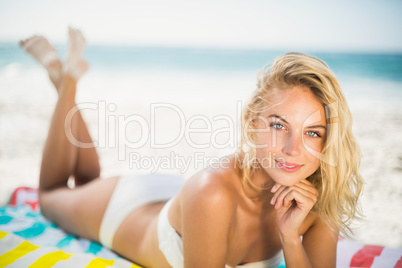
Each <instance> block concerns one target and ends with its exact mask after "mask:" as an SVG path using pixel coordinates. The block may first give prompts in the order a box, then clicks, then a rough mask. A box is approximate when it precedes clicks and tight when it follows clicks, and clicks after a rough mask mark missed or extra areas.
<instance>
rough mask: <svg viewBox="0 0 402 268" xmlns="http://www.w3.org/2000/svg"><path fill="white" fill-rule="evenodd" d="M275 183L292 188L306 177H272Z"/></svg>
mask: <svg viewBox="0 0 402 268" xmlns="http://www.w3.org/2000/svg"><path fill="white" fill-rule="evenodd" d="M271 178H272V179H273V181H275V182H276V183H279V184H280V185H283V186H292V185H295V184H297V183H299V182H300V181H301V180H303V179H305V177H300V176H295V174H294V175H279V176H278V175H277V176H272V177H271Z"/></svg>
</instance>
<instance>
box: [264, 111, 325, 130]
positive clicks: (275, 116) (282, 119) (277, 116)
mask: <svg viewBox="0 0 402 268" xmlns="http://www.w3.org/2000/svg"><path fill="white" fill-rule="evenodd" d="M268 117H274V118H277V119H279V120H281V121H283V122H285V123H286V124H289V122H288V121H286V120H285V118H283V117H282V116H279V115H276V114H271V115H269V116H268ZM306 128H323V129H327V127H326V126H323V125H313V126H307V127H306Z"/></svg>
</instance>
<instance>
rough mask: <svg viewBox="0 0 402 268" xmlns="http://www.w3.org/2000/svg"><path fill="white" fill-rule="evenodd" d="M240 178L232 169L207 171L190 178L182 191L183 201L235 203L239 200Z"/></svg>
mask: <svg viewBox="0 0 402 268" xmlns="http://www.w3.org/2000/svg"><path fill="white" fill-rule="evenodd" d="M237 183H238V178H237V177H236V174H235V173H234V172H233V171H232V170H230V169H223V170H222V169H205V170H203V171H201V172H198V173H196V174H195V175H194V176H192V177H191V178H189V179H188V180H187V182H186V183H185V185H184V186H183V189H182V193H181V195H182V201H184V202H186V201H189V200H193V199H197V198H202V200H204V201H206V199H208V200H209V202H213V200H215V201H214V202H225V203H227V204H228V203H233V202H235V200H236V199H237V198H236V197H237V195H238V193H237V187H236V184H237Z"/></svg>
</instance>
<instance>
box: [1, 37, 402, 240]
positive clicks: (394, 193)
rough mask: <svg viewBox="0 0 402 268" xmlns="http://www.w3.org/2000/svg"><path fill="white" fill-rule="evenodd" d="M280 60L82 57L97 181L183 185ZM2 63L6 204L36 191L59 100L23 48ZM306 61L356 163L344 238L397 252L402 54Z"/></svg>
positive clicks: (220, 144)
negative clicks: (333, 99)
mask: <svg viewBox="0 0 402 268" xmlns="http://www.w3.org/2000/svg"><path fill="white" fill-rule="evenodd" d="M58 51H59V52H60V53H61V54H63V53H64V51H65V48H63V47H59V48H58ZM281 54H282V52H280V51H278V52H274V51H268V52H266V51H257V52H256V51H225V50H211V49H205V50H202V49H197V50H189V49H184V48H176V49H172V48H169V49H158V48H130V47H125V48H116V47H89V48H88V51H87V54H86V55H87V58H88V60H89V63H90V65H91V69H90V71H89V72H88V73H87V74H86V75H85V76H84V78H83V79H82V81H80V83H79V85H78V94H77V104H78V105H79V107H80V109H81V112H82V114H83V117H84V119H85V120H86V122H87V123H88V127H89V131H90V133H91V135H92V137H93V139H94V141H95V142H96V146H97V150H98V153H99V155H100V161H101V166H102V173H101V176H102V177H109V176H113V175H118V174H125V173H149V172H162V173H172V174H181V175H182V176H184V177H185V178H189V177H190V176H191V175H193V174H194V173H195V172H197V171H199V170H201V169H202V168H205V167H207V166H211V165H214V163H215V164H216V161H217V159H219V157H224V156H226V155H228V154H230V153H233V152H234V151H235V150H236V149H237V146H238V140H239V137H238V133H237V131H238V129H239V123H240V121H239V116H240V115H241V107H242V106H243V104H244V103H245V101H246V100H247V98H248V97H249V96H250V94H251V93H252V91H253V90H254V89H255V88H256V76H257V72H258V71H259V70H260V69H261V68H263V67H264V66H265V64H267V63H269V62H271V61H272V59H274V58H275V57H276V56H279V55H281ZM0 55H1V56H2V57H0V96H1V97H0V203H1V204H4V203H5V202H6V201H7V198H8V197H9V195H10V193H11V191H12V190H13V189H15V188H16V187H19V186H30V187H38V178H39V170H40V161H41V152H42V149H43V146H44V142H45V138H46V135H47V129H48V126H49V123H50V118H51V115H52V112H53V109H54V106H55V103H56V101H57V93H56V91H55V89H54V88H52V85H51V83H50V81H49V79H48V77H47V75H46V73H45V71H44V70H43V69H42V68H41V67H40V66H39V65H37V64H36V63H35V62H34V61H33V60H32V59H30V56H29V55H27V54H25V53H24V52H23V51H22V49H19V48H18V47H17V46H16V45H13V44H0ZM316 55H317V56H318V57H321V58H323V59H324V60H326V61H327V63H328V64H329V65H330V67H331V68H333V70H334V72H335V74H337V75H338V78H339V81H340V84H341V86H342V89H343V91H344V93H345V96H346V98H347V100H348V103H349V107H350V109H351V111H352V115H353V119H354V125H353V132H354V134H355V137H356V140H357V142H358V144H359V146H360V148H361V151H362V155H363V158H362V164H361V174H362V176H363V178H364V180H365V182H366V184H365V187H364V191H363V194H362V197H361V206H362V209H363V213H364V215H365V218H364V220H363V221H361V222H359V223H358V222H356V223H354V224H353V226H354V230H355V236H354V239H356V240H358V241H360V242H364V243H367V244H378V245H385V246H388V247H397V248H402V225H401V224H400V222H401V221H402V211H401V209H400V208H401V204H402V108H401V105H400V103H401V101H402V67H401V61H402V56H401V55H390V54H387V55H380V54H379V55H359V54H356V55H344V54H339V55H337V54H322V53H321V54H320V53H317V54H316ZM175 59H176V60H175Z"/></svg>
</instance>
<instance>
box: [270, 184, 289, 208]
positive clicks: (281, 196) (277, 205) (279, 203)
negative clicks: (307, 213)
mask: <svg viewBox="0 0 402 268" xmlns="http://www.w3.org/2000/svg"><path fill="white" fill-rule="evenodd" d="M291 190H292V188H291V187H286V188H284V189H283V190H281V191H280V193H279V190H278V192H276V193H275V195H276V194H278V195H277V196H276V198H275V209H280V208H281V207H282V206H283V199H284V198H285V196H286V195H287V194H288V193H289V192H290V191H291ZM275 195H274V197H275Z"/></svg>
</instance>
